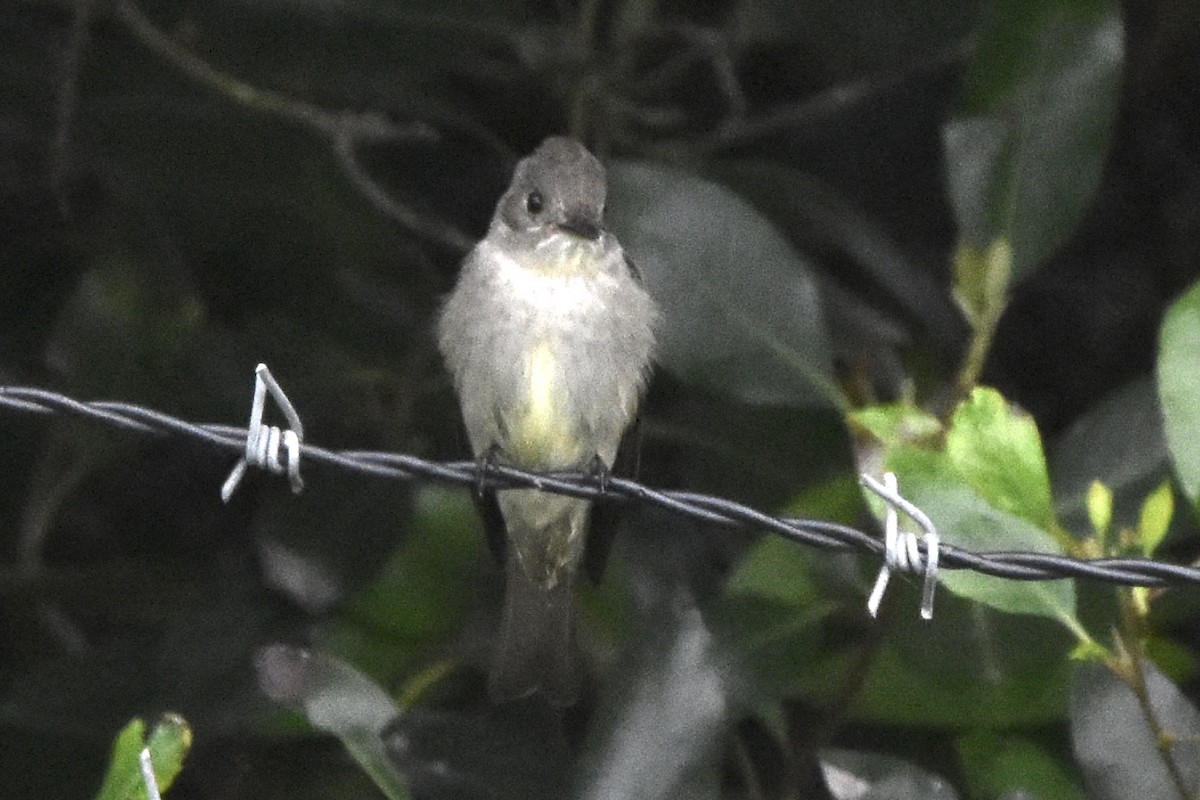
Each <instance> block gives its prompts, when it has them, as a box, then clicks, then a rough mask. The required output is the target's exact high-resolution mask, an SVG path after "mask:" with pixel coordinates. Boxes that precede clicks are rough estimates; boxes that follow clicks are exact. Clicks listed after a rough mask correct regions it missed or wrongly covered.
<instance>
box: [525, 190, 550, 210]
mask: <svg viewBox="0 0 1200 800" xmlns="http://www.w3.org/2000/svg"><path fill="white" fill-rule="evenodd" d="M545 205H546V201H545V200H543V199H542V193H541V192H536V191H535V192H530V193H529V195H528V196H527V197H526V198H525V210H526V211H528V212H529V213H530V214H540V213H542V208H543V207H544V206H545Z"/></svg>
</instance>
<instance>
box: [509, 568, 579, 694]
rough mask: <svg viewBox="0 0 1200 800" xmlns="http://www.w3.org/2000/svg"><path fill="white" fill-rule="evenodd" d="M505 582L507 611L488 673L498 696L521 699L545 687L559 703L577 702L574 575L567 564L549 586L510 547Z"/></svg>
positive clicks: (545, 692)
mask: <svg viewBox="0 0 1200 800" xmlns="http://www.w3.org/2000/svg"><path fill="white" fill-rule="evenodd" d="M507 564H508V568H507V573H508V574H507V580H506V583H505V588H504V616H503V618H502V619H501V621H500V635H499V638H498V639H497V644H496V652H495V655H494V657H493V661H492V671H491V674H490V675H489V676H488V690H489V692H490V693H491V696H492V699H493V700H495V701H496V702H506V701H509V700H517V699H519V698H522V697H526V696H528V695H530V694H533V693H534V692H535V691H541V692H542V693H543V694H544V695H545V697H546V699H547V700H548V701H549V702H550V703H551V704H553V705H555V706H569V705H571V704H573V703H574V702H575V700H576V697H577V695H578V694H579V684H578V679H577V677H576V671H575V664H574V662H573V659H574V647H573V643H572V639H573V636H574V623H573V621H572V616H573V615H572V603H573V598H572V583H573V582H574V581H573V580H572V579H573V577H574V572H575V571H574V570H563V572H562V574H561V576H560V578H559V580H558V581H557V583H555V584H554V585H553V586H550V587H547V586H545V585H543V584H542V583H539V582H537V581H535V580H534V579H532V578H530V577H529V575H528V574H526V570H525V569H524V567H523V566H522V564H521V559H520V558H519V557H517V554H516V553H513V552H510V553H509V554H508V559H507Z"/></svg>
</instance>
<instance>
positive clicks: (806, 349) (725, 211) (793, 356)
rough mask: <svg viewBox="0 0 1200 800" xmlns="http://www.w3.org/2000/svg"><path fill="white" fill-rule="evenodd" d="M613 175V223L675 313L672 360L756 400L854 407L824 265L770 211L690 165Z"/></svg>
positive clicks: (669, 323) (694, 377)
mask: <svg viewBox="0 0 1200 800" xmlns="http://www.w3.org/2000/svg"><path fill="white" fill-rule="evenodd" d="M608 175H609V187H610V188H609V202H608V208H609V213H608V222H609V224H610V225H611V226H612V228H613V230H614V231H616V233H617V235H618V237H619V238H620V240H621V243H622V244H623V245H624V247H625V250H626V252H627V253H628V254H629V256H630V258H631V259H632V260H633V262H634V263H635V264H636V265H637V267H638V269H639V270H640V271H641V273H642V275H643V277H644V278H645V281H646V285H647V286H648V287H649V289H650V292H651V294H653V295H654V298H655V300H657V301H658V303H659V306H660V307H661V309H662V312H663V326H662V330H661V333H660V336H659V345H660V351H659V357H658V361H659V363H660V364H661V365H662V366H663V367H664V368H666V369H668V370H670V371H671V372H672V373H674V374H675V375H677V376H678V377H679V378H681V379H682V380H684V381H687V382H690V383H695V384H699V385H701V386H704V387H706V388H709V389H712V390H715V391H720V392H724V393H726V394H730V395H732V396H734V397H736V398H738V399H741V400H744V401H746V402H749V403H754V404H765V405H785V406H812V405H824V406H833V407H841V406H843V405H844V399H843V397H842V394H841V391H840V390H839V389H838V387H837V384H836V382H835V380H834V375H833V367H832V359H831V355H830V345H829V337H828V335H827V333H826V331H825V324H824V322H823V315H822V310H821V302H820V297H819V294H818V291H817V284H816V281H815V280H814V278H813V274H812V270H811V268H810V267H809V265H808V264H806V263H805V262H804V261H803V260H801V259H800V257H799V256H798V255H797V254H796V252H795V251H794V250H793V249H792V248H791V246H790V245H789V244H788V243H787V242H786V241H785V240H784V239H783V237H782V236H780V235H779V233H778V232H777V231H776V230H775V229H774V228H773V227H772V226H771V224H770V223H769V222H768V221H767V220H766V219H765V218H764V217H763V216H762V215H761V214H759V213H758V212H757V211H756V210H755V209H754V208H753V207H751V206H750V205H749V204H748V203H747V202H746V201H744V200H742V199H741V198H740V197H738V196H737V195H735V194H733V193H732V192H730V191H728V190H727V189H724V188H722V187H720V186H718V185H716V184H714V183H710V182H709V181H705V180H702V179H701V178H698V177H696V176H695V175H692V174H689V173H687V172H683V171H680V170H676V169H671V168H668V167H663V166H657V165H650V164H642V163H634V162H624V161H618V162H614V163H612V164H610V165H609V168H608Z"/></svg>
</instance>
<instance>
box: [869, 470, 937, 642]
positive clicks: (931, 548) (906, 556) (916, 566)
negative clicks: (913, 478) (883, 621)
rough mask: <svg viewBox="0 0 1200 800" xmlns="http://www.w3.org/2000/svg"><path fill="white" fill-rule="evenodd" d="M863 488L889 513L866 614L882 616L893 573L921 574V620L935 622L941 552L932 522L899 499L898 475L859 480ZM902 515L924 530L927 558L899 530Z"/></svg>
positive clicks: (913, 536)
mask: <svg viewBox="0 0 1200 800" xmlns="http://www.w3.org/2000/svg"><path fill="white" fill-rule="evenodd" d="M859 481H860V482H861V483H862V485H863V486H865V487H867V489H869V490H870V491H872V492H874V493H875V494H876V495H878V496H879V497H880V498H881V499H882V500H883V501H884V502H885V503H887V513H886V515H885V516H884V519H883V533H884V548H885V549H884V559H883V566H882V567H880V568H879V577H877V578H876V579H875V588H873V589H872V590H871V596H870V597H869V598H867V611H868V612H870V614H871V616H872V617H874V616H877V615H878V614H879V604H880V603H881V602H883V593H884V590H886V589H887V585H888V581H889V580H891V577H892V572H893V571H896V572H912V573H920V574H923V575H924V577H925V583H924V586H923V587H922V589H921V618H922V619H933V593H934V590H935V589H936V588H937V572H938V548H939V547H940V539H939V537H938V532H937V528H936V527H934V524H933V521H932V520H930V519H929V517H928V516H927V515H926V514H925V512H924V511H922V510H921V509H919V508H917V507H916V506H915V505H913V504H912V503H910V502H909V501H907V500H905V499H904V498H903V497H901V496H900V491H899V488H898V486H897V483H896V474H895V473H893V472H885V473H884V474H883V482H882V483H881V482H880V481H877V480H875V479H874V478H872V477H871V476H870V475H867V474H865V473H864V474H863V475H861V476H860V477H859ZM900 511H903V512H904V513H905V514H907V515H908V516H909V517H910V518H911V519H912V520H913V521H914V522H916V523H917V525H918V527H920V529H921V535H922V537H923V538H924V540H925V558H924V559H922V558H921V549H920V545H919V543H918V542H917V536H916V534H914V533H911V532H908V531H901V530H900V514H899V512H900Z"/></svg>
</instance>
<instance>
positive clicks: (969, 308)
mask: <svg viewBox="0 0 1200 800" xmlns="http://www.w3.org/2000/svg"><path fill="white" fill-rule="evenodd" d="M1011 278H1012V247H1011V246H1010V245H1009V243H1008V241H1007V240H1006V239H996V240H995V241H993V242H991V243H990V244H989V245H988V247H987V249H986V250H980V249H978V248H976V247H974V246H972V245H968V244H964V245H960V246H959V248H958V250H957V252H955V254H954V299H955V300H956V301H957V302H958V306H959V308H961V309H962V311H963V313H964V314H965V315H966V317H967V320H968V321H970V323H971V327H973V328H974V329H976V330H988V329H990V328H992V327H994V326H995V324H996V321H997V320H998V319H1000V314H1001V313H1003V311H1004V306H1005V303H1006V302H1007V300H1008V284H1009V281H1010V280H1011Z"/></svg>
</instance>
